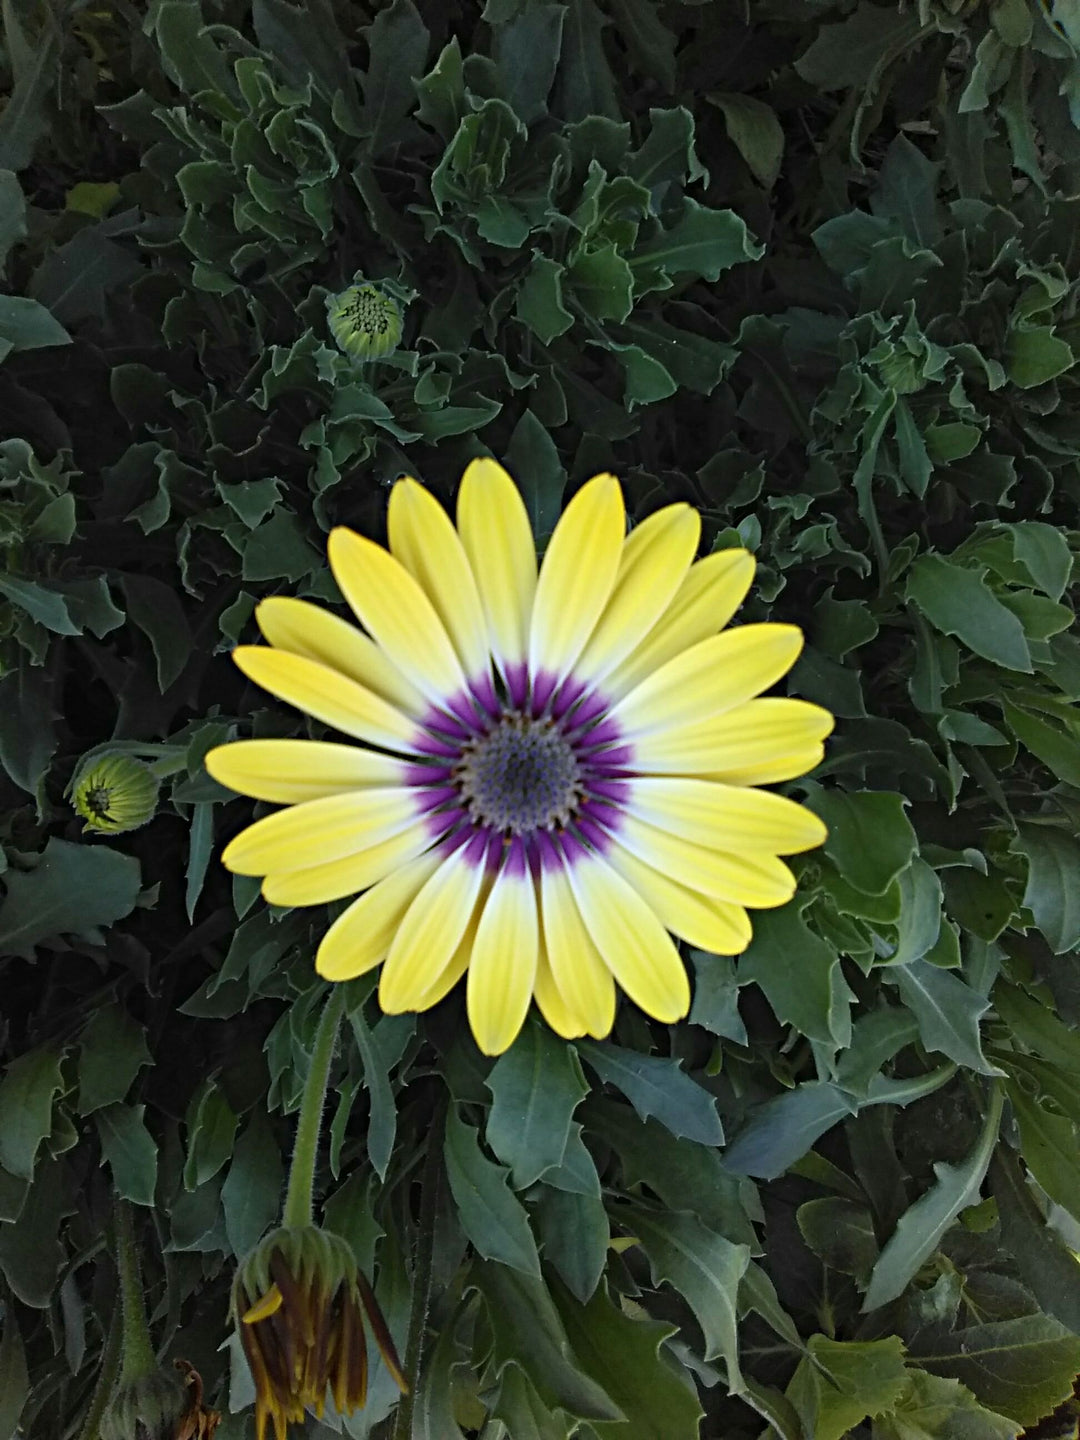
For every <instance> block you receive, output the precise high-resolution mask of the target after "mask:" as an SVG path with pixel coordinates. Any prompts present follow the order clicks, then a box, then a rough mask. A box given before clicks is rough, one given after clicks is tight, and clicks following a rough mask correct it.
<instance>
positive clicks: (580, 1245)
mask: <svg viewBox="0 0 1080 1440" xmlns="http://www.w3.org/2000/svg"><path fill="white" fill-rule="evenodd" d="M537 1220H538V1222H539V1226H540V1243H541V1248H542V1249H543V1252H544V1259H545V1260H546V1261H547V1263H548V1264H549V1265H553V1266H554V1268H555V1269H556V1270H557V1271H558V1273H559V1275H560V1276H561V1277H562V1280H563V1281H564V1283H565V1284H566V1285H567V1287H568V1288H569V1289H570V1290H571V1292H572V1293H573V1294H574V1295H576V1296H577V1298H578V1299H579V1300H580V1301H581V1302H582V1304H584V1303H585V1301H586V1300H588V1298H589V1296H590V1295H591V1294H592V1293H593V1291H594V1290H595V1289H596V1287H597V1285H598V1284H599V1283H600V1276H601V1275H602V1274H603V1273H604V1263H605V1261H606V1260H607V1252H608V1245H609V1243H610V1241H611V1227H610V1226H609V1224H608V1218H607V1211H606V1210H605V1209H604V1205H603V1201H602V1200H601V1199H600V1197H599V1196H598V1195H583V1194H580V1193H579V1192H577V1191H573V1190H553V1189H552V1188H551V1187H550V1186H548V1185H545V1186H544V1188H543V1191H542V1192H541V1195H540V1203H539V1207H538V1209H537Z"/></svg>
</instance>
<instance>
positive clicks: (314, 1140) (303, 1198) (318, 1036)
mask: <svg viewBox="0 0 1080 1440" xmlns="http://www.w3.org/2000/svg"><path fill="white" fill-rule="evenodd" d="M344 1005H345V987H344V985H335V986H334V988H333V989H332V990H331V991H330V994H329V997H328V998H327V1001H326V1005H325V1006H324V1008H323V1013H322V1015H321V1017H320V1019H319V1028H318V1030H316V1032H315V1047H314V1049H313V1050H312V1052H311V1067H310V1068H309V1070H308V1074H307V1079H306V1080H305V1082H304V1095H303V1098H302V1100H301V1101H300V1119H299V1121H298V1122H297V1126H296V1141H295V1144H294V1145H293V1154H292V1164H291V1165H290V1166H289V1189H288V1191H287V1193H286V1196H285V1216H284V1220H285V1224H286V1225H288V1226H293V1227H296V1228H300V1227H302V1226H304V1225H310V1224H311V1223H312V1219H313V1211H312V1191H313V1189H314V1185H315V1162H316V1160H317V1159H318V1155H319V1133H320V1131H321V1129H322V1113H323V1105H324V1104H325V1102H326V1086H327V1082H328V1081H329V1079H330V1062H331V1061H332V1060H333V1058H334V1041H335V1040H336V1039H337V1032H338V1025H339V1024H340V1023H341V1013H342V1010H343V1008H344Z"/></svg>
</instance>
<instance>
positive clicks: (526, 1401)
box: [490, 1365, 566, 1440]
mask: <svg viewBox="0 0 1080 1440" xmlns="http://www.w3.org/2000/svg"><path fill="white" fill-rule="evenodd" d="M490 1413H491V1418H492V1419H493V1420H498V1421H501V1422H502V1424H501V1426H500V1427H499V1428H500V1430H502V1433H503V1434H504V1435H513V1436H514V1440H518V1437H519V1436H520V1440H564V1436H565V1435H566V1424H565V1421H564V1419H563V1416H562V1414H561V1413H559V1414H554V1413H553V1412H552V1411H551V1410H550V1409H549V1408H548V1406H547V1405H545V1404H544V1402H543V1400H541V1398H540V1396H539V1394H538V1393H537V1391H536V1387H535V1386H534V1385H533V1384H532V1382H531V1380H529V1378H528V1376H527V1375H526V1374H525V1372H524V1371H523V1370H522V1369H521V1368H520V1367H519V1366H517V1365H507V1367H506V1369H505V1370H504V1371H503V1373H502V1381H501V1383H500V1385H499V1393H498V1395H497V1396H496V1397H495V1403H494V1405H493V1406H492V1407H491V1412H490Z"/></svg>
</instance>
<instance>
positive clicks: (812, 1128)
mask: <svg viewBox="0 0 1080 1440" xmlns="http://www.w3.org/2000/svg"><path fill="white" fill-rule="evenodd" d="M857 1108H858V1104H857V1102H856V1100H855V1097H854V1096H853V1095H849V1094H848V1093H847V1091H845V1090H842V1089H841V1088H840V1086H839V1085H832V1084H830V1083H829V1082H828V1081H825V1080H809V1081H806V1082H805V1083H803V1084H802V1085H796V1086H795V1088H794V1090H787V1091H785V1092H784V1094H782V1095H776V1096H774V1097H773V1098H772V1099H771V1100H766V1101H765V1103H764V1104H763V1105H757V1106H755V1107H754V1109H753V1110H751V1112H750V1116H749V1119H748V1120H747V1122H746V1124H745V1125H744V1126H743V1127H742V1129H741V1130H740V1131H739V1133H738V1134H737V1135H736V1136H735V1138H734V1140H732V1142H731V1144H730V1145H729V1146H728V1147H727V1149H726V1150H725V1151H724V1169H725V1170H729V1171H730V1172H731V1173H732V1174H733V1175H757V1176H760V1177H761V1179H763V1180H775V1179H776V1177H777V1176H778V1175H782V1174H783V1173H784V1171H785V1170H787V1169H788V1168H789V1167H790V1166H792V1165H794V1163H795V1161H796V1160H799V1159H801V1158H802V1156H803V1155H805V1154H806V1152H807V1151H808V1150H809V1149H810V1148H811V1147H812V1146H813V1144H814V1141H815V1140H817V1139H818V1137H819V1136H820V1135H824V1133H825V1131H826V1130H831V1129H832V1127H833V1126H834V1125H836V1124H837V1123H838V1122H839V1121H841V1120H846V1119H847V1117H848V1116H849V1115H854V1113H855V1111H856V1109H857Z"/></svg>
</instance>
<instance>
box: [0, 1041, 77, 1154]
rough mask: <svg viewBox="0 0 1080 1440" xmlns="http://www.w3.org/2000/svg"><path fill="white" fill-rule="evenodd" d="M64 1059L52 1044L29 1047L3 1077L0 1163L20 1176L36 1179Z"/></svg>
mask: <svg viewBox="0 0 1080 1440" xmlns="http://www.w3.org/2000/svg"><path fill="white" fill-rule="evenodd" d="M63 1060H64V1052H63V1051H62V1050H56V1049H54V1048H53V1047H52V1046H42V1047H41V1048H40V1049H37V1050H28V1051H27V1052H26V1054H25V1055H19V1056H17V1058H16V1059H14V1060H13V1061H12V1062H11V1064H10V1065H9V1066H8V1067H7V1071H6V1073H5V1075H4V1078H3V1080H0V1165H2V1166H3V1168H4V1169H5V1170H6V1171H7V1172H8V1173H9V1174H10V1175H15V1176H18V1178H19V1179H21V1180H31V1179H33V1175H34V1165H35V1162H36V1160H37V1153H38V1150H39V1148H40V1146H41V1142H42V1141H43V1140H44V1139H45V1138H46V1136H47V1135H49V1134H50V1133H51V1131H52V1124H53V1122H52V1111H53V1101H54V1100H55V1098H56V1096H57V1095H58V1094H59V1093H60V1091H61V1090H62V1089H63V1086H64V1081H63V1076H62V1074H61V1065H62V1064H63Z"/></svg>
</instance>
